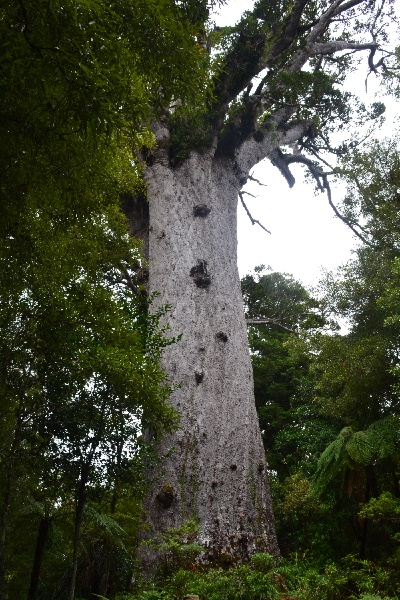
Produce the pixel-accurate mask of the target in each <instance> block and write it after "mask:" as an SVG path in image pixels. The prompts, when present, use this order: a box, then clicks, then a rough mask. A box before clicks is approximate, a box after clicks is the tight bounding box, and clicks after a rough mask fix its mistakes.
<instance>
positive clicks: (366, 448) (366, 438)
mask: <svg viewBox="0 0 400 600" xmlns="http://www.w3.org/2000/svg"><path fill="white" fill-rule="evenodd" d="M399 449H400V421H399V419H398V418H397V417H386V418H384V419H380V420H378V421H375V422H374V423H372V424H371V425H370V426H369V427H368V429H366V430H365V431H356V432H353V430H352V428H351V427H345V428H344V429H342V431H341V432H340V433H339V435H338V437H337V438H336V440H334V441H333V442H332V443H331V444H329V446H328V447H327V448H326V449H325V450H324V452H323V453H322V454H321V456H320V458H319V460H318V466H317V470H316V473H315V477H314V484H315V486H316V489H317V490H318V491H319V492H322V491H323V490H324V489H325V488H326V487H327V486H328V484H329V483H330V482H331V481H332V480H333V479H334V478H336V477H337V476H339V475H340V474H342V475H345V474H346V471H348V470H354V471H359V470H360V469H362V468H364V467H367V466H368V465H373V464H374V463H375V462H377V461H379V460H383V459H394V460H397V459H398V453H399Z"/></svg>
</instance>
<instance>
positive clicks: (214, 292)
mask: <svg viewBox="0 0 400 600" xmlns="http://www.w3.org/2000/svg"><path fill="white" fill-rule="evenodd" d="M153 161H154V162H153V164H152V166H150V167H148V168H147V173H146V179H147V182H148V196H149V204H150V230H149V263H150V281H149V287H150V291H158V292H160V294H161V295H160V296H159V298H158V300H157V303H158V304H159V305H163V304H165V303H168V304H170V305H171V311H170V312H169V314H168V315H167V320H168V322H169V323H170V326H171V334H172V335H174V336H182V337H181V339H180V341H179V342H178V343H176V344H173V345H171V346H170V347H168V348H167V351H166V353H165V356H164V359H163V367H164V369H165V370H166V372H167V373H168V375H169V377H170V379H171V382H172V383H173V384H175V385H178V384H181V387H179V388H178V389H176V390H175V391H174V392H173V394H172V397H171V402H172V404H173V406H174V407H175V408H176V409H177V410H178V411H179V412H180V415H181V422H180V428H179V430H178V431H177V432H176V433H174V434H172V435H167V436H165V437H164V439H163V440H162V442H161V444H160V453H161V454H162V455H164V456H165V457H164V459H163V463H162V467H161V468H160V473H161V475H160V476H159V477H158V478H157V479H156V481H155V483H154V485H153V486H152V489H151V494H150V497H149V500H148V505H147V509H148V519H149V522H150V524H151V527H152V529H153V530H154V531H157V532H160V531H163V530H165V528H166V527H177V526H180V525H182V523H183V522H184V521H185V520H187V519H192V518H193V519H196V520H197V521H198V523H199V525H200V527H201V531H200V534H199V539H198V541H199V542H200V543H201V544H202V545H203V546H204V547H205V548H206V552H205V553H204V559H205V560H212V561H214V560H221V561H224V562H225V561H227V560H228V561H235V560H243V559H246V558H248V557H249V555H250V554H251V553H253V552H255V551H266V552H270V553H272V554H278V552H279V551H278V546H277V541H276V536H275V530H274V519H273V514H272V508H271V496H270V490H269V484H268V476H267V470H266V462H265V454H264V450H263V445H262V440H261V434H260V429H259V424H258V419H257V414H256V409H255V402H254V393H253V377H252V368H251V362H250V355H249V349H248V343H247V331H246V323H245V317H244V312H243V304H242V296H241V289H240V280H239V275H238V270H237V260H236V255H237V233H236V214H237V199H238V190H239V187H240V185H239V181H238V176H237V174H236V173H235V170H234V164H233V161H230V160H229V159H218V158H215V157H214V158H213V157H212V153H211V152H207V153H204V154H200V153H196V152H193V153H192V154H191V156H190V157H189V158H188V159H187V160H185V161H184V162H183V164H182V165H181V166H179V167H176V168H172V167H171V166H170V165H169V162H168V155H167V151H166V149H165V148H164V149H163V148H162V144H161V145H160V146H159V148H158V151H157V152H156V154H155V156H154V157H153Z"/></svg>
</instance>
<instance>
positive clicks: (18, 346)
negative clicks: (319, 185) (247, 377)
mask: <svg viewBox="0 0 400 600" xmlns="http://www.w3.org/2000/svg"><path fill="white" fill-rule="evenodd" d="M204 6H205V4H204V2H198V3H197V2H189V1H188V2H172V1H169V0H162V1H160V0H154V1H152V0H151V1H150V0H146V3H143V2H140V1H134V2H125V1H124V0H121V1H116V2H110V3H107V5H105V4H104V3H102V2H97V1H92V0H88V1H87V2H82V3H80V4H77V3H76V2H74V1H70V2H65V1H64V2H62V3H61V2H46V3H45V2H43V3H38V2H29V1H27V2H22V1H21V2H19V3H18V4H12V3H7V2H2V4H1V8H0V11H1V12H0V39H1V48H2V61H1V67H0V68H1V79H0V148H1V152H0V170H1V174H2V177H1V184H0V185H1V205H0V265H1V268H0V290H1V291H0V328H1V338H0V357H1V371H0V390H1V399H0V417H1V422H0V511H1V512H0V600H19V599H20V598H21V599H22V598H28V600H35V599H36V600H53V599H54V600H55V599H60V600H63V599H64V598H68V600H72V599H73V598H74V597H80V598H85V599H88V600H89V599H90V600H91V599H93V598H96V597H97V598H98V597H105V596H107V597H108V598H115V599H117V598H120V599H121V600H122V599H123V598H125V599H128V598H143V599H144V598H147V599H148V600H149V599H150V598H153V599H158V598H160V599H161V598H164V599H169V598H171V599H172V598H179V597H181V596H183V595H184V594H185V593H197V594H199V595H200V598H201V599H203V598H204V600H206V599H208V600H211V599H224V598H226V599H228V598H229V599H235V598H243V599H248V600H251V599H252V598H254V599H256V598H271V599H275V598H278V597H280V598H297V597H298V598H301V599H304V600H306V599H308V598H311V597H312V598H318V599H319V598H320V599H321V600H325V599H327V600H331V599H332V600H334V599H335V600H336V599H339V598H340V599H342V598H343V599H347V598H360V599H361V598H364V599H365V600H367V599H369V600H371V599H372V598H376V597H378V596H379V597H380V598H385V597H390V598H395V597H398V596H399V595H400V578H399V576H398V572H399V570H400V556H399V549H398V541H399V539H400V537H399V536H400V488H399V477H400V473H399V469H400V455H399V444H400V439H399V436H400V429H399V416H400V415H399V411H400V407H399V391H400V363H399V358H400V357H399V351H398V339H399V333H400V331H399V328H400V309H399V307H400V297H399V289H400V233H399V232H400V222H399V206H400V205H399V198H400V195H399V194H400V192H399V190H400V163H399V158H398V157H399V154H398V140H397V139H393V140H391V141H387V142H386V143H385V144H383V143H378V142H376V143H375V144H373V145H372V146H371V148H370V150H369V151H368V152H362V151H357V152H355V153H353V154H352V155H351V156H349V158H348V159H347V161H346V162H344V163H343V165H342V169H341V176H342V177H343V178H345V179H346V180H347V183H348V190H349V193H348V195H347V197H346V199H345V202H344V205H343V207H342V211H343V213H344V215H345V218H346V219H347V221H348V222H349V223H350V224H356V223H360V222H361V224H362V237H363V239H364V242H363V243H362V244H361V245H360V247H359V249H358V251H357V254H356V257H355V259H354V260H353V261H352V262H351V263H349V264H348V265H346V266H345V267H343V269H342V270H341V272H340V274H339V275H335V276H334V275H331V276H329V277H327V279H326V280H325V282H323V284H322V291H321V292H320V293H319V294H318V299H316V298H314V297H313V295H312V294H311V293H310V292H308V291H307V290H305V289H304V287H303V286H302V285H301V283H299V282H297V281H295V280H294V279H293V278H292V277H290V276H288V275H283V274H277V273H264V272H263V271H262V269H258V271H256V273H255V275H249V276H247V277H246V278H245V279H244V280H243V292H244V301H245V310H246V314H247V317H248V318H249V319H253V320H254V321H256V320H257V319H259V320H264V321H265V323H263V324H252V325H251V326H250V328H249V339H250V346H251V349H252V353H253V366H254V373H255V385H256V401H257V408H258V411H259V418H260V424H261V428H262V430H263V435H264V443H265V449H266V452H267V456H268V461H269V466H270V469H271V476H272V479H273V489H274V497H275V513H276V519H277V527H278V535H279V540H280V547H281V551H282V554H283V556H284V559H283V560H282V561H281V562H277V561H276V560H275V559H272V558H271V557H269V556H267V555H261V554H256V555H254V556H253V558H252V560H251V562H250V563H249V564H248V565H241V566H236V567H234V568H231V569H225V570H224V569H223V568H221V569H218V570H202V568H201V564H199V563H198V562H197V561H196V558H197V557H198V555H199V552H200V551H201V548H199V546H198V545H197V544H196V543H194V541H193V540H194V538H195V532H196V523H191V522H189V523H187V524H186V525H185V527H184V528H182V529H181V530H178V531H171V532H170V533H169V534H167V535H165V536H164V537H163V538H162V539H160V540H159V542H158V548H159V551H160V556H161V557H162V560H161V571H160V574H155V581H154V582H153V583H152V584H149V583H146V584H143V583H142V582H141V581H140V580H139V579H135V575H134V573H135V569H134V557H135V554H136V550H137V545H138V529H139V522H140V517H141V508H140V501H141V499H142V497H143V494H144V489H145V483H144V476H143V473H144V470H145V468H146V465H148V464H149V462H150V461H152V459H153V457H152V452H151V447H150V445H149V444H148V443H146V442H145V441H144V439H143V438H142V436H141V427H142V426H143V425H145V426H146V427H147V428H148V429H149V430H151V431H152V432H154V436H155V437H156V436H157V435H158V434H159V432H161V430H165V429H168V428H172V427H174V426H176V423H177V416H176V415H175V414H173V412H172V411H171V410H170V408H169V407H168V403H167V402H166V400H167V397H168V393H169V384H168V381H166V379H165V376H164V375H163V373H162V372H161V371H160V369H159V366H158V361H159V357H160V355H161V353H162V351H163V348H164V347H165V345H166V344H167V343H171V341H172V342H173V340H169V341H168V342H167V340H166V339H165V338H164V332H163V331H162V330H160V328H159V326H158V322H159V317H160V314H158V313H157V314H153V315H152V316H150V315H149V314H148V310H147V309H148V304H149V299H148V298H147V297H146V294H145V292H144V287H143V279H144V274H145V269H144V268H143V261H142V259H141V256H140V244H139V243H137V242H135V241H134V240H132V239H131V238H129V237H128V236H127V234H126V231H127V223H126V221H125V218H124V216H123V215H122V214H121V211H120V198H121V196H123V195H126V194H133V193H134V192H135V193H142V191H143V183H142V180H141V176H140V175H141V173H140V167H139V165H138V164H136V163H134V161H133V158H132V157H133V154H132V148H133V149H135V150H137V149H140V148H142V146H143V145H147V146H151V144H152V136H151V133H150V130H149V128H148V127H147V125H148V123H149V121H150V120H151V118H152V117H153V116H154V115H160V114H162V111H163V108H164V107H165V105H168V104H169V103H170V102H171V100H172V99H173V98H180V99H181V101H182V105H184V103H185V101H187V102H188V103H192V104H196V103H199V98H200V97H201V98H203V97H204V96H203V94H204V91H205V89H206V87H207V77H206V74H205V71H204V52H203V50H202V49H201V47H200V45H199V43H198V44H197V45H196V44H194V43H193V40H194V38H195V37H197V38H198V39H199V38H200V37H201V35H200V34H201V33H202V32H200V31H199V23H201V22H202V20H204V17H205V13H204ZM264 10H266V9H265V6H264ZM251 25H253V26H254V27H255V25H254V23H251V22H249V23H248V26H249V27H250V26H251ZM254 36H255V33H254ZM217 37H218V36H217ZM155 39H156V40H157V43H156V44H155V43H154V40H155ZM239 41H240V40H239ZM218 43H219V42H218ZM234 49H235V48H233V50H234ZM233 50H232V51H233ZM165 57H168V60H167V61H166V60H165ZM117 66H118V68H117ZM177 74H179V76H177ZM222 80H223V78H221V81H222ZM193 82H196V85H193ZM276 85H277V92H281V88H279V86H278V84H276ZM221 86H222V83H221ZM234 109H235V107H234V106H232V115H231V120H232V122H233V121H234V117H235V115H234ZM182 112H183V109H182ZM183 117H185V115H183V116H182V114H181V115H180V116H179V115H178V117H177V123H176V124H175V125H176V126H175V130H174V134H175V139H174V143H175V150H176V152H175V154H176V156H175V158H176V160H178V159H180V158H181V154H184V151H185V139H182V136H183V137H184V135H186V133H187V129H188V128H187V123H186V122H185V123H184V124H185V127H180V126H179V125H180V122H179V119H180V118H182V119H183V121H184V118H183ZM196 124H197V121H196ZM228 129H229V128H228V127H227V130H228ZM202 132H204V129H202ZM228 133H229V134H231V133H232V131H227V135H228ZM201 141H202V140H199V144H200V145H201ZM339 317H345V318H346V319H348V321H349V323H350V327H349V331H348V332H347V333H346V334H345V335H340V334H339V333H337V332H336V331H335V330H334V328H333V324H332V323H333V322H334V321H335V319H337V318H339ZM157 577H158V578H157Z"/></svg>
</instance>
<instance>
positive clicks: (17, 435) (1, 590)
mask: <svg viewBox="0 0 400 600" xmlns="http://www.w3.org/2000/svg"><path fill="white" fill-rule="evenodd" d="M21 429H22V407H21V405H20V406H19V407H18V411H17V417H16V424H15V431H14V439H13V442H12V446H11V451H10V454H9V459H8V464H7V471H6V473H7V474H6V486H5V492H4V499H3V506H2V509H1V517H0V600H6V563H5V550H6V532H7V524H8V523H7V522H8V512H9V508H10V501H11V492H12V486H13V481H14V477H15V466H16V465H15V454H16V452H17V449H18V447H19V444H20V440H21Z"/></svg>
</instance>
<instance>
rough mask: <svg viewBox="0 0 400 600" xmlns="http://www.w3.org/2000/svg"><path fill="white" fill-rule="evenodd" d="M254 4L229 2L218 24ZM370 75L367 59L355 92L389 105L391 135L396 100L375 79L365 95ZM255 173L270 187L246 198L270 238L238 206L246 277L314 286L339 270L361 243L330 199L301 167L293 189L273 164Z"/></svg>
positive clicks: (336, 193)
mask: <svg viewBox="0 0 400 600" xmlns="http://www.w3.org/2000/svg"><path fill="white" fill-rule="evenodd" d="M252 5H253V2H252V0H229V2H228V5H227V6H225V7H223V8H222V9H219V13H220V14H219V15H216V17H215V20H216V22H217V24H219V25H222V24H224V25H227V24H234V23H235V22H237V21H238V20H239V18H240V16H241V14H242V12H243V11H244V10H246V8H247V9H249V8H251V6H252ZM367 72H368V65H367V56H366V57H365V61H363V63H362V65H361V67H360V73H359V77H358V78H356V77H354V75H352V84H353V85H352V87H353V88H354V89H353V91H355V90H356V91H357V93H358V94H359V95H360V96H361V98H362V100H363V101H364V102H365V103H366V104H370V103H372V102H374V101H376V100H383V101H384V102H385V104H386V105H387V106H388V105H389V106H388V109H389V110H388V111H387V117H386V127H385V128H384V129H383V130H381V131H380V132H379V135H380V136H382V135H384V134H386V135H389V134H390V132H391V131H393V128H394V127H395V121H396V120H397V113H398V107H395V106H394V101H393V100H392V99H389V101H387V99H384V98H383V90H382V89H380V88H379V85H377V83H376V82H374V81H373V78H372V77H370V78H369V79H368V92H367V93H366V92H365V85H364V82H365V77H366V74H367ZM385 100H386V101H385ZM397 125H398V123H397ZM386 132H387V133H386ZM253 173H254V176H255V177H256V178H257V179H258V180H260V181H261V182H262V183H263V184H265V187H264V186H262V187H261V186H258V185H257V184H253V183H250V184H247V185H246V187H245V188H244V189H245V190H247V191H249V192H250V193H251V194H254V195H256V196H257V198H252V197H251V196H249V195H245V196H244V199H245V201H246V204H247V206H248V208H249V210H250V212H251V214H252V216H253V218H255V219H258V220H259V221H260V222H261V223H262V224H263V225H264V226H265V227H266V228H267V229H268V230H269V231H270V232H271V234H268V233H266V232H265V231H263V230H262V229H261V228H260V227H258V226H257V225H252V224H251V222H250V220H249V218H248V217H247V215H246V213H245V211H244V209H243V208H242V206H239V223H238V237H239V246H238V256H239V258H238V263H239V272H240V275H241V276H243V275H245V274H246V273H248V272H251V271H252V270H253V268H254V267H255V266H257V265H260V264H265V265H270V266H271V267H272V268H273V270H275V271H281V272H286V273H290V274H292V275H293V276H294V277H295V278H296V279H299V280H300V281H301V282H303V283H304V284H305V285H307V286H312V285H315V284H316V283H317V282H318V280H319V279H320V276H321V270H322V269H328V270H334V269H336V268H337V267H339V266H340V265H341V264H343V263H344V262H346V261H347V260H348V259H349V258H351V250H352V248H355V247H356V244H357V242H356V241H355V240H354V236H353V234H352V232H351V231H350V230H349V229H348V228H347V227H346V226H345V225H344V223H342V222H341V221H340V220H339V219H338V218H336V217H335V216H334V214H333V211H332V209H331V208H330V206H329V204H328V199H327V196H326V195H325V194H321V193H318V194H317V195H315V193H314V187H315V186H314V185H313V184H312V183H307V184H306V183H304V177H303V171H302V168H301V167H300V166H296V167H294V169H293V173H294V175H295V177H296V184H295V186H294V187H293V188H292V189H290V188H289V187H288V184H287V183H286V180H285V179H284V178H283V177H282V175H281V174H280V172H279V171H278V169H276V168H275V167H273V166H272V165H271V164H270V162H269V161H263V162H262V163H260V164H259V165H257V166H256V168H255V169H254V172H253ZM332 192H333V201H334V202H335V203H338V201H340V199H341V197H343V195H344V193H345V189H344V187H343V186H342V188H340V187H336V188H334V189H333V190H332Z"/></svg>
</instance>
